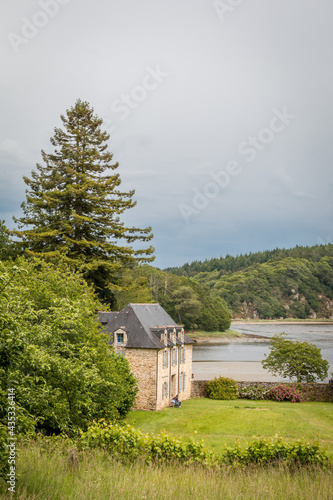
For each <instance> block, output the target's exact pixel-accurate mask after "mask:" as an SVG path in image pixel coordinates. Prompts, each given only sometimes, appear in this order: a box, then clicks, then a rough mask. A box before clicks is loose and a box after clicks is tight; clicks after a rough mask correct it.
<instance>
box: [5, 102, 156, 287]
mask: <svg viewBox="0 0 333 500" xmlns="http://www.w3.org/2000/svg"><path fill="white" fill-rule="evenodd" d="M61 120H62V122H63V125H64V127H63V129H62V128H55V129H54V132H55V133H54V136H53V137H51V139H50V141H51V144H52V146H54V152H53V153H50V154H48V153H46V152H45V151H42V158H43V161H44V164H45V165H44V166H42V165H41V164H37V171H32V173H31V179H29V178H28V177H24V182H25V183H26V185H27V186H28V189H27V190H26V201H25V202H23V203H22V205H21V207H22V209H23V213H24V216H23V217H21V218H15V217H14V221H15V222H16V223H17V224H18V228H19V229H17V230H14V231H13V234H15V235H16V236H18V237H19V238H21V240H22V241H21V248H22V249H24V250H25V251H26V252H28V254H30V255H32V256H36V257H41V258H43V259H45V260H50V261H53V262H54V261H55V262H56V261H58V260H59V259H61V258H63V259H64V260H65V261H67V262H68V263H69V264H70V265H71V266H72V267H73V268H74V269H77V270H80V271H82V272H83V274H84V276H85V278H86V279H87V280H88V281H90V282H92V283H93V284H94V285H95V287H96V289H97V290H99V292H100V295H101V293H102V292H101V291H102V290H103V293H104V294H105V293H106V292H105V291H106V288H107V287H108V285H109V284H110V283H113V284H116V283H117V276H119V272H120V271H121V269H122V268H123V267H124V266H125V267H126V266H128V265H132V264H133V263H135V262H150V261H152V260H153V259H154V257H153V256H152V253H153V251H154V249H153V248H152V247H151V246H149V247H148V248H145V249H141V250H137V249H136V250H134V249H133V247H132V246H131V244H132V243H134V242H136V241H137V240H140V241H144V242H147V241H149V240H151V238H152V237H153V235H152V234H151V228H150V227H146V228H145V229H139V228H136V227H125V226H124V223H123V222H122V221H121V220H120V215H121V214H123V212H125V210H128V209H130V208H132V207H134V206H135V205H136V202H135V201H133V195H134V190H132V191H129V192H122V191H120V190H119V189H118V188H119V186H120V184H121V179H120V176H119V174H118V173H116V169H117V168H118V166H119V165H118V163H114V164H112V156H113V155H112V154H111V153H110V152H108V150H107V147H108V146H107V141H108V139H109V138H110V136H109V134H108V133H107V132H105V131H102V129H101V125H102V123H103V120H102V119H100V118H98V117H97V116H96V115H94V110H93V108H91V107H90V105H89V103H87V102H82V101H81V100H77V101H76V103H75V105H74V106H73V107H71V108H70V109H69V110H67V111H66V115H65V116H64V115H61ZM110 171H111V173H109V172H110ZM111 295H112V294H111Z"/></svg>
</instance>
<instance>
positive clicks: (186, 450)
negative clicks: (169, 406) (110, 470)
mask: <svg viewBox="0 0 333 500" xmlns="http://www.w3.org/2000/svg"><path fill="white" fill-rule="evenodd" d="M78 447H79V449H81V450H85V449H93V448H103V449H105V450H107V451H108V453H110V455H111V456H112V457H114V458H116V459H120V460H122V461H125V462H128V461H129V462H133V461H134V460H136V459H138V458H143V459H144V460H145V462H146V463H151V462H155V463H160V462H162V463H165V462H169V461H175V460H179V461H181V462H182V463H193V462H196V463H202V464H204V463H207V464H208V463H213V461H214V453H213V452H212V451H210V450H208V449H207V448H206V447H205V446H204V444H203V441H202V440H201V441H196V440H194V439H190V440H189V441H183V439H182V438H181V437H172V436H169V435H168V434H166V433H165V432H164V431H163V432H161V433H160V434H157V435H153V434H143V433H142V432H141V431H139V430H136V429H135V428H134V427H132V426H131V425H121V424H115V423H110V422H106V421H104V420H101V421H99V422H94V423H93V424H91V425H90V426H89V428H88V430H87V431H86V432H81V436H80V438H79V440H78Z"/></svg>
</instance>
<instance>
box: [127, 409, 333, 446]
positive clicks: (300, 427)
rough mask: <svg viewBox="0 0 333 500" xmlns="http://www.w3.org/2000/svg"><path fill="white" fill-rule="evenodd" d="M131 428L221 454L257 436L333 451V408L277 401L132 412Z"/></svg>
mask: <svg viewBox="0 0 333 500" xmlns="http://www.w3.org/2000/svg"><path fill="white" fill-rule="evenodd" d="M127 422H128V423H130V424H132V425H134V426H135V427H137V428H139V429H141V430H142V431H143V432H155V433H158V432H159V431H161V430H162V429H164V430H165V431H166V432H168V433H170V434H173V435H183V436H184V437H190V436H193V435H194V433H195V432H197V435H196V437H197V438H198V439H204V441H205V443H206V445H207V446H209V447H211V448H213V449H215V450H216V451H221V450H222V448H223V447H224V444H228V445H231V444H234V443H235V441H236V439H239V441H240V442H245V441H247V440H249V439H251V438H252V437H253V436H254V435H256V436H261V435H262V436H273V435H274V434H281V435H282V436H283V437H285V438H294V439H295V438H301V437H305V438H307V439H316V438H317V437H318V438H319V439H320V441H321V443H322V444H323V445H327V446H328V447H329V449H330V450H331V451H333V405H332V404H331V403H289V402H284V403H277V402H273V401H250V400H244V399H242V400H240V399H237V400H234V401H215V400H212V399H192V400H189V401H184V402H183V403H182V407H181V408H179V409H178V408H165V409H164V410H162V411H158V412H148V411H132V412H130V414H129V416H128V417H127Z"/></svg>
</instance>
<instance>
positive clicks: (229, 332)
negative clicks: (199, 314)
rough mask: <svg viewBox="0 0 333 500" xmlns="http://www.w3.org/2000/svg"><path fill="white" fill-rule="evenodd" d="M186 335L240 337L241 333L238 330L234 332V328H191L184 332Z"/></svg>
mask: <svg viewBox="0 0 333 500" xmlns="http://www.w3.org/2000/svg"><path fill="white" fill-rule="evenodd" d="M186 335H188V336H189V337H191V338H192V339H205V338H226V337H242V334H241V333H240V332H236V330H226V331H225V332H205V331H203V330H191V331H189V332H186Z"/></svg>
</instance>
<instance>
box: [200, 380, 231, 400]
mask: <svg viewBox="0 0 333 500" xmlns="http://www.w3.org/2000/svg"><path fill="white" fill-rule="evenodd" d="M207 394H208V397H209V398H210V399H236V398H237V396H238V386H237V382H235V380H233V379H231V378H227V377H218V378H217V377H215V378H214V380H211V381H210V382H208V385H207Z"/></svg>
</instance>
